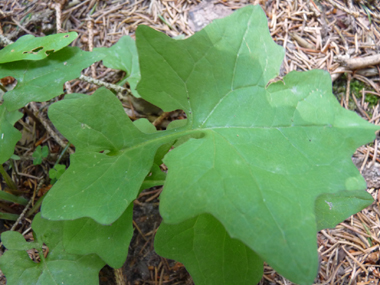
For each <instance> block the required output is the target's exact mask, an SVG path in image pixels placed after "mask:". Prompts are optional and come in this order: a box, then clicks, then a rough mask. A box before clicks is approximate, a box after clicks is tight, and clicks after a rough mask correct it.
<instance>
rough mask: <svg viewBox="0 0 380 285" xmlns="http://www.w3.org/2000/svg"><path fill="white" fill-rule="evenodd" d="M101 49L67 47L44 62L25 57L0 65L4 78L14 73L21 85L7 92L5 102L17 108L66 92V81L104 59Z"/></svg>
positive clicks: (10, 108) (11, 107)
mask: <svg viewBox="0 0 380 285" xmlns="http://www.w3.org/2000/svg"><path fill="white" fill-rule="evenodd" d="M103 56H104V55H103V54H102V53H101V52H85V51H81V50H80V49H79V48H78V47H66V48H63V49H62V50H60V51H58V52H56V53H53V54H51V55H50V56H49V57H48V58H45V59H43V60H40V61H30V60H22V61H17V62H10V63H4V64H1V65H0V78H2V77H5V76H13V77H14V78H16V79H17V82H18V83H17V86H16V87H15V88H14V89H13V90H11V91H8V92H7V93H5V94H4V104H5V106H6V107H7V109H8V110H9V111H14V110H16V109H19V108H21V107H23V106H24V105H25V104H27V103H29V102H32V101H38V102H42V101H47V100H50V99H51V98H53V97H55V96H58V95H60V94H62V93H63V84H64V83H65V82H66V81H69V80H71V79H74V78H77V77H79V76H80V73H81V71H82V70H83V69H84V68H86V67H88V66H90V65H91V64H92V63H94V62H96V61H99V60H101V59H102V58H103Z"/></svg>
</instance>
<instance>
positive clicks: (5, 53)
mask: <svg viewBox="0 0 380 285" xmlns="http://www.w3.org/2000/svg"><path fill="white" fill-rule="evenodd" d="M76 37H78V34H77V33H76V32H71V33H65V34H56V35H50V36H46V37H40V38H35V37H34V36H32V35H25V36H22V37H21V38H19V39H18V40H17V41H16V42H15V43H13V44H11V45H8V46H6V47H5V48H3V49H2V50H1V51H0V63H6V62H13V61H18V60H41V59H44V58H45V57H47V56H49V55H50V54H51V53H54V52H56V51H59V50H60V49H62V48H64V47H65V46H67V45H69V44H70V43H71V42H72V41H73V40H74V39H75V38H76Z"/></svg>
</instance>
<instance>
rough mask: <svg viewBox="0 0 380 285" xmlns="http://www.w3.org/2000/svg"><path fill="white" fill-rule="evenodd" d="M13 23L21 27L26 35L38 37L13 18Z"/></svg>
mask: <svg viewBox="0 0 380 285" xmlns="http://www.w3.org/2000/svg"><path fill="white" fill-rule="evenodd" d="M11 19H12V21H13V22H15V23H16V25H17V27H19V28H20V29H21V30H23V31H24V32H25V33H27V34H30V35H33V36H35V37H37V35H36V34H35V33H32V32H31V31H29V30H28V29H26V28H24V27H23V26H22V25H21V24H20V22H18V21H17V20H15V19H14V18H13V17H11Z"/></svg>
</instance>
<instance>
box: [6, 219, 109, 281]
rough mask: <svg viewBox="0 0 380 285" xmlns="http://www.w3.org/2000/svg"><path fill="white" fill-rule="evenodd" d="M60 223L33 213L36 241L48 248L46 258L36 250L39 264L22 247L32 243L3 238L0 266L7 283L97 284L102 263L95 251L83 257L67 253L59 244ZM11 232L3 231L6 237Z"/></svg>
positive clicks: (26, 247) (61, 230)
mask: <svg viewBox="0 0 380 285" xmlns="http://www.w3.org/2000/svg"><path fill="white" fill-rule="evenodd" d="M63 226H64V222H52V221H48V220H45V219H42V218H41V216H40V214H37V215H36V216H35V218H34V220H33V223H32V228H33V231H34V232H35V235H36V237H37V241H38V243H40V244H42V243H44V244H45V245H47V247H48V248H49V253H48V255H47V257H46V258H44V257H43V254H42V252H40V253H39V254H40V257H41V262H40V263H35V262H33V261H32V260H31V259H30V258H29V256H28V254H27V253H26V251H25V250H26V249H29V248H33V246H26V245H25V243H26V242H25V240H24V241H22V240H21V239H20V237H17V238H16V239H17V241H16V242H13V244H12V242H10V241H9V240H7V241H6V242H7V244H10V248H11V249H8V250H7V251H6V252H5V253H4V255H3V256H1V257H0V267H1V270H2V271H3V273H4V275H5V277H6V278H7V284H9V285H18V284H37V285H46V284H68V285H72V284H74V285H76V284H78V285H93V284H98V282H99V278H98V274H99V270H100V269H101V268H102V267H103V266H104V265H105V263H104V262H103V261H102V260H101V259H100V258H99V257H98V256H97V255H95V254H91V255H85V256H83V255H77V254H69V253H67V252H66V251H65V250H64V248H63V245H62V244H63V242H62V236H63ZM3 235H4V234H3ZM3 235H2V236H3ZM8 235H9V236H8ZM13 235H14V234H6V237H7V236H8V237H11V238H14V236H13ZM21 237H22V236H21ZM31 245H35V244H34V243H31ZM16 248H17V249H16Z"/></svg>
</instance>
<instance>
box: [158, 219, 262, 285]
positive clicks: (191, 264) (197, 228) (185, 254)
mask: <svg viewBox="0 0 380 285" xmlns="http://www.w3.org/2000/svg"><path fill="white" fill-rule="evenodd" d="M154 249H155V251H156V252H157V253H158V254H159V255H161V256H164V257H166V258H171V259H175V260H178V261H180V262H182V263H183V264H184V265H185V266H186V269H187V270H188V271H189V273H190V274H191V277H192V278H193V280H194V283H195V284H197V285H202V284H204V285H213V284H215V285H220V284H226V285H228V284H240V285H244V284H247V285H248V284H257V283H258V282H259V281H260V279H261V277H262V275H263V261H262V260H261V259H260V258H259V257H258V256H257V255H256V254H255V253H254V252H253V251H252V250H251V249H249V248H248V247H247V246H245V245H244V244H243V243H242V242H240V241H238V240H236V239H232V238H230V237H229V235H228V233H227V232H226V230H225V229H224V227H223V226H222V225H221V224H220V223H219V222H218V220H216V219H215V218H214V217H212V216H211V215H200V216H198V217H196V218H193V219H190V220H187V221H185V222H183V223H181V224H178V225H168V224H165V223H161V225H160V227H159V229H158V231H157V233H156V236H155V240H154Z"/></svg>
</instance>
